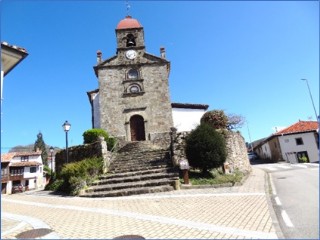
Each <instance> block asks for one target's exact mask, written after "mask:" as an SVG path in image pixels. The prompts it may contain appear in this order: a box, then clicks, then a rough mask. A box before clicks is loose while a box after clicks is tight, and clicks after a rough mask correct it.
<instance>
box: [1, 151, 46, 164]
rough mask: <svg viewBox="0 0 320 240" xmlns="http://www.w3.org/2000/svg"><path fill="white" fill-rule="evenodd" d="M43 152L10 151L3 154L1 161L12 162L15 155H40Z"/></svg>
mask: <svg viewBox="0 0 320 240" xmlns="http://www.w3.org/2000/svg"><path fill="white" fill-rule="evenodd" d="M39 155H41V152H9V153H3V154H1V162H10V161H11V159H12V158H14V157H23V156H39Z"/></svg>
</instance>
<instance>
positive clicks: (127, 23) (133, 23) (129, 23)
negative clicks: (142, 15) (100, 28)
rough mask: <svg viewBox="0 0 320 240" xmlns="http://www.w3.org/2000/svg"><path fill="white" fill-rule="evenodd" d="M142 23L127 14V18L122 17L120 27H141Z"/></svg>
mask: <svg viewBox="0 0 320 240" xmlns="http://www.w3.org/2000/svg"><path fill="white" fill-rule="evenodd" d="M141 27H142V25H141V24H140V23H139V22H138V20H137V19H134V18H132V17H131V16H126V18H125V19H122V20H121V21H120V22H119V23H118V25H117V28H116V29H117V30H118V29H128V28H141Z"/></svg>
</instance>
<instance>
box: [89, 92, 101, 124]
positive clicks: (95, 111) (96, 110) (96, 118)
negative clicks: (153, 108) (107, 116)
mask: <svg viewBox="0 0 320 240" xmlns="http://www.w3.org/2000/svg"><path fill="white" fill-rule="evenodd" d="M91 96H92V103H93V118H94V121H93V128H100V104H99V101H100V100H99V98H100V95H99V92H98V93H92V95H91Z"/></svg>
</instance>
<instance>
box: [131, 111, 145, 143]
mask: <svg viewBox="0 0 320 240" xmlns="http://www.w3.org/2000/svg"><path fill="white" fill-rule="evenodd" d="M130 131H131V141H144V140H146V136H145V130H144V119H143V117H141V116H140V115H134V116H132V117H131V118H130Z"/></svg>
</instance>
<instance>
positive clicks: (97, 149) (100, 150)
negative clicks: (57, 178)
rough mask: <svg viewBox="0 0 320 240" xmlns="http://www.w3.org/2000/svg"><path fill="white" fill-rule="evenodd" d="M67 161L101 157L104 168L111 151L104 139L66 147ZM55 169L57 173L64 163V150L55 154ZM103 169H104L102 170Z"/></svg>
mask: <svg viewBox="0 0 320 240" xmlns="http://www.w3.org/2000/svg"><path fill="white" fill-rule="evenodd" d="M68 152H69V158H68V161H69V163H72V162H79V161H81V160H83V159H86V158H94V157H102V158H103V160H104V169H106V168H108V166H109V161H110V157H111V152H109V151H108V150H107V143H106V142H105V141H104V139H99V141H97V142H95V143H92V144H85V145H79V146H74V147H70V148H68ZM55 159H56V171H57V173H59V172H60V171H61V169H62V166H63V165H64V164H65V163H66V150H61V151H60V152H58V153H57V154H56V156H55ZM104 171H105V170H104Z"/></svg>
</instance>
